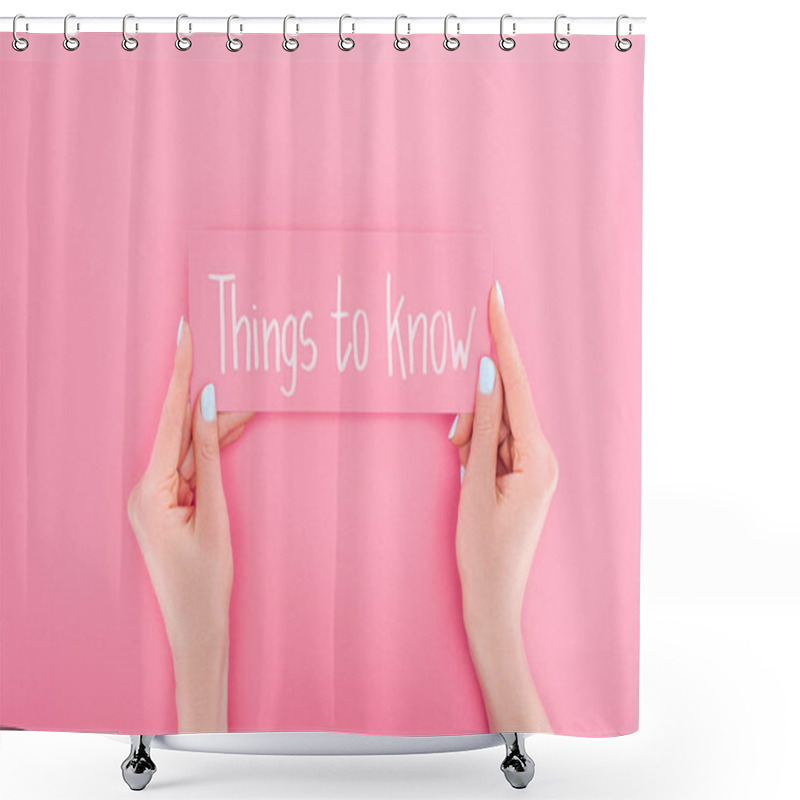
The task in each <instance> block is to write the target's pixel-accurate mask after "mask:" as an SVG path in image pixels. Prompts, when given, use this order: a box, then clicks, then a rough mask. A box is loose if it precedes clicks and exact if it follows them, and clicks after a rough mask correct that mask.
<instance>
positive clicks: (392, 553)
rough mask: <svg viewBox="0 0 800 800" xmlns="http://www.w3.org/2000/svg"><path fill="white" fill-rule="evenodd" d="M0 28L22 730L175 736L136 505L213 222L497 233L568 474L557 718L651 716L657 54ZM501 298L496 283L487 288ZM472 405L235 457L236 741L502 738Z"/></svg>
mask: <svg viewBox="0 0 800 800" xmlns="http://www.w3.org/2000/svg"><path fill="white" fill-rule="evenodd" d="M10 38H11V37H10V34H8V33H4V34H2V35H1V36H0V70H1V71H0V91H1V92H2V97H3V102H2V104H0V119H1V120H2V128H1V130H2V139H1V141H0V186H1V188H2V197H1V200H0V202H1V203H2V207H1V208H0V212H1V214H0V219H1V220H2V222H1V223H0V247H1V248H2V249H1V250H0V255H1V256H2V261H1V263H0V492H1V493H0V724H1V725H7V726H18V727H23V728H30V729H41V730H74V731H114V732H122V733H172V732H175V730H176V722H177V720H176V713H175V705H174V697H173V692H174V685H173V681H172V671H171V657H170V652H169V646H168V643H167V640H166V635H165V632H164V629H163V624H162V622H161V617H160V612H159V609H158V605H157V602H156V599H155V595H154V594H153V592H152V589H151V586H150V583H149V578H148V575H147V572H146V570H145V567H144V563H143V561H142V559H141V556H140V553H139V550H138V546H137V543H136V540H135V537H134V535H133V532H132V531H131V529H130V526H129V523H128V520H127V517H126V513H125V501H126V499H127V495H128V492H129V491H130V488H131V487H132V485H133V484H134V482H135V481H136V480H137V479H138V477H139V475H140V473H141V472H142V470H143V469H144V466H145V464H146V461H147V458H148V454H149V450H150V446H151V443H152V437H153V434H154V432H155V428H156V422H157V420H158V415H159V413H160V407H161V402H162V400H163V396H164V392H165V389H166V385H167V381H168V377H169V372H170V369H171V364H172V358H173V353H174V347H175V336H176V332H177V325H178V320H179V318H180V316H181V314H185V313H186V312H187V304H188V286H187V232H188V231H189V230H190V229H197V228H227V229H251V228H255V229H258V228H262V229H263V228H314V229H328V230H359V231H361V230H363V231H373V230H401V231H402V230H404V231H433V232H437V231H439V232H447V231H472V232H475V233H482V234H487V235H489V236H491V240H492V247H493V263H494V271H495V274H496V275H497V277H498V278H499V279H500V281H501V283H502V286H503V290H504V295H505V298H506V305H507V309H508V313H509V317H510V320H511V324H512V327H513V329H514V331H515V333H516V335H517V338H518V340H519V343H520V348H521V350H522V353H523V357H524V359H525V362H526V366H527V368H528V372H529V375H530V378H531V383H532V388H533V393H534V400H535V402H536V405H537V409H538V411H539V415H540V417H541V419H542V423H543V425H544V428H545V430H546V432H547V435H548V437H549V439H550V441H551V443H552V445H553V449H554V451H555V453H556V456H557V458H558V460H559V465H560V482H559V487H558V490H557V493H556V496H555V498H554V501H553V505H552V507H551V511H550V514H549V516H548V521H547V525H546V527H545V531H544V534H543V538H542V540H541V544H540V547H539V550H538V552H537V556H536V559H535V561H534V565H533V570H532V573H531V579H530V582H529V585H528V592H527V595H526V601H525V609H524V621H523V625H524V634H525V642H526V646H527V649H528V655H529V659H530V662H531V668H532V671H533V674H534V678H535V681H536V683H537V686H538V687H539V690H540V693H541V695H542V699H543V702H544V705H545V707H546V710H547V713H548V715H549V717H550V719H551V722H552V724H553V726H554V729H555V730H556V732H558V733H565V734H576V735H585V736H604V735H614V734H622V733H628V732H631V731H633V730H635V729H636V727H637V724H638V716H637V714H638V653H639V649H638V626H639V607H638V603H639V592H638V581H639V526H640V423H641V404H640V387H641V181H642V175H641V136H642V129H641V111H642V106H641V104H642V78H643V57H644V39H643V37H640V36H634V37H632V39H633V42H634V45H633V48H632V50H631V51H630V52H628V53H620V52H618V51H617V50H616V49H615V48H614V37H613V36H572V37H571V47H570V48H569V50H567V51H566V52H564V53H559V52H557V51H556V50H555V49H554V48H553V46H552V37H551V36H547V35H533V36H524V37H523V36H520V37H518V44H517V47H516V48H515V49H514V50H513V51H511V52H504V51H502V50H501V49H500V48H499V47H498V45H497V37H496V36H490V35H486V36H468V37H466V36H465V37H463V41H462V45H461V47H460V49H459V50H458V51H456V52H448V51H446V50H445V49H444V48H443V47H442V40H441V37H440V36H416V37H412V42H413V44H412V47H411V49H410V50H409V51H408V52H405V53H400V52H397V51H396V50H395V49H394V48H393V47H392V46H391V41H392V37H391V36H376V35H372V36H357V37H356V42H357V44H356V47H355V49H354V50H353V51H352V52H349V53H343V52H341V51H340V50H339V49H338V48H337V47H336V41H337V36H336V35H308V36H304V37H302V36H301V47H300V49H299V50H298V51H297V52H296V53H293V54H288V53H285V52H284V51H283V50H282V49H281V47H280V38H281V37H280V36H273V35H258V36H256V35H253V36H251V37H245V46H244V48H243V50H242V52H240V53H229V52H228V51H227V50H226V48H225V46H224V41H225V36H224V35H222V34H198V35H195V36H193V41H194V46H193V47H192V48H191V50H189V51H187V52H184V53H181V52H179V51H178V50H177V49H176V48H175V45H174V35H172V34H147V35H142V36H140V46H139V48H138V50H136V51H135V52H133V53H128V52H126V51H124V50H123V49H122V48H121V47H120V36H119V35H117V34H87V35H85V36H83V37H81V46H80V49H79V50H78V51H76V52H74V53H70V52H67V51H66V50H65V49H64V48H63V46H62V41H63V39H62V37H61V35H56V34H52V35H50V34H47V35H30V37H29V39H30V42H31V46H30V47H29V48H28V50H27V51H26V52H24V53H17V52H15V51H14V50H13V49H12V47H11V45H10ZM487 288H488V287H487ZM451 421H452V417H451V415H448V414H433V413H429V414H403V415H397V414H390V413H387V414H369V415H357V414H326V413H318V414H294V413H280V414H261V415H258V416H257V417H256V419H255V420H254V421H253V422H252V423H251V427H250V429H249V430H248V431H247V432H246V434H245V436H244V437H243V438H242V439H241V440H240V441H239V442H237V443H236V444H235V445H234V446H232V447H231V448H229V449H228V450H226V451H225V453H224V454H223V471H224V475H225V482H226V490H227V496H228V502H229V507H230V510H231V522H232V537H233V549H234V559H235V576H236V577H235V584H234V589H233V598H232V609H231V656H230V665H231V676H230V702H229V712H230V718H229V721H230V730H232V731H256V730H262V731H270V730H337V731H355V732H364V733H380V734H458V733H480V732H485V731H487V730H488V728H487V721H486V716H485V712H484V709H483V703H482V698H481V695H480V691H479V687H478V684H477V681H476V678H475V674H474V671H473V669H472V665H471V662H470V659H469V654H468V650H467V644H466V639H465V635H464V631H463V626H462V623H461V609H460V588H459V584H458V575H457V570H456V565H455V555H454V532H455V520H456V505H457V500H458V492H459V479H458V472H459V469H458V460H457V456H456V453H455V450H454V449H453V448H452V446H451V445H450V444H449V443H448V441H447V433H448V430H449V428H450V424H451Z"/></svg>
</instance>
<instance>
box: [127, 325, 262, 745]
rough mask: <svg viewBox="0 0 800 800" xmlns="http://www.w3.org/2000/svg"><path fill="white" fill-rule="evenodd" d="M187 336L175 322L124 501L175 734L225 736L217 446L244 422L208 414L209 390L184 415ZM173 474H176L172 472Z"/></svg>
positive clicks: (224, 576) (229, 577)
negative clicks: (149, 431) (161, 651)
mask: <svg viewBox="0 0 800 800" xmlns="http://www.w3.org/2000/svg"><path fill="white" fill-rule="evenodd" d="M191 373H192V335H191V331H190V330H189V325H188V323H182V325H181V327H180V334H179V339H178V347H177V351H176V353H175V361H174V366H173V372H172V377H171V379H170V382H169V387H168V389H167V396H166V399H165V401H164V405H163V408H162V411H161V418H160V421H159V424H158V430H157V433H156V437H155V441H154V443H153V448H152V452H151V454H150V460H149V463H148V465H147V468H146V469H145V472H144V474H143V475H142V477H141V478H140V480H139V481H138V482H137V483H136V485H135V486H134V487H133V489H132V490H131V493H130V496H129V498H128V517H129V519H130V521H131V525H132V526H133V529H134V531H135V533H136V537H137V540H138V542H139V546H140V548H141V551H142V555H143V557H144V560H145V564H146V566H147V569H148V572H149V573H150V578H151V580H152V583H153V588H154V589H155V592H156V597H157V598H158V603H159V606H160V608H161V613H162V616H163V618H164V624H165V627H166V631H167V637H168V639H169V643H170V648H171V650H172V658H173V665H174V668H175V692H176V701H177V707H178V726H179V731H180V732H190V733H199V732H212V731H226V730H227V688H228V687H227V683H228V630H229V609H230V595H231V588H232V584H233V554H232V550H231V539H230V522H229V519H228V509H227V504H226V501H225V493H224V489H223V485H222V471H221V467H220V448H221V447H222V446H223V445H224V444H226V443H229V442H231V441H235V439H237V438H238V437H239V435H241V432H242V430H243V427H244V423H245V422H246V421H247V419H249V417H250V416H251V415H249V414H245V415H236V416H232V417H229V418H228V421H227V424H226V425H225V428H226V430H225V433H223V432H222V430H221V428H222V427H223V426H222V424H221V420H222V415H220V416H219V417H218V416H217V413H216V402H215V394H214V386H213V385H212V384H208V385H207V386H205V387H204V388H203V390H202V392H201V393H200V396H199V398H198V400H197V402H196V403H195V406H194V411H193V412H192V407H191V402H190V397H189V394H190V388H189V386H190V378H191ZM179 467H180V469H179Z"/></svg>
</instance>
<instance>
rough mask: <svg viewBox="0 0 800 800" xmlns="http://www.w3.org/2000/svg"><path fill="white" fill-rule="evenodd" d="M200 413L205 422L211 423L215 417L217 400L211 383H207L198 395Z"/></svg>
mask: <svg viewBox="0 0 800 800" xmlns="http://www.w3.org/2000/svg"><path fill="white" fill-rule="evenodd" d="M200 412H201V413H202V415H203V419H204V420H205V421H206V422H213V421H214V417H215V416H216V415H217V398H216V395H215V393H214V384H213V383H207V384H206V385H205V386H204V387H203V391H202V392H201V393H200Z"/></svg>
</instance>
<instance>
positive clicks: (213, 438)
mask: <svg viewBox="0 0 800 800" xmlns="http://www.w3.org/2000/svg"><path fill="white" fill-rule="evenodd" d="M192 444H193V445H194V456H195V466H196V470H197V490H196V493H195V508H196V509H197V513H196V516H195V520H196V525H197V527H198V529H199V530H201V531H208V532H214V531H218V530H222V529H223V528H225V526H226V523H227V515H228V511H227V507H226V505H225V492H224V490H223V488H222V469H221V467H220V461H219V432H218V430H217V408H216V395H215V391H214V384H213V383H208V384H206V385H205V386H204V387H203V389H202V391H201V392H200V395H199V396H198V398H197V401H196V403H195V407H194V416H193V420H192Z"/></svg>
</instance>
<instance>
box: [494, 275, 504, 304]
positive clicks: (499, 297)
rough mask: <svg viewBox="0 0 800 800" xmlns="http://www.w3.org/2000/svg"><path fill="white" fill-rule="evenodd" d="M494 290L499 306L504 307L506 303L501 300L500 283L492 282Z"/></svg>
mask: <svg viewBox="0 0 800 800" xmlns="http://www.w3.org/2000/svg"><path fill="white" fill-rule="evenodd" d="M494 288H495V289H496V290H497V298H498V299H499V300H500V305H501V306H503V308H505V307H506V301H505V300H504V299H503V290H502V289H501V288H500V281H495V282H494Z"/></svg>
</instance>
